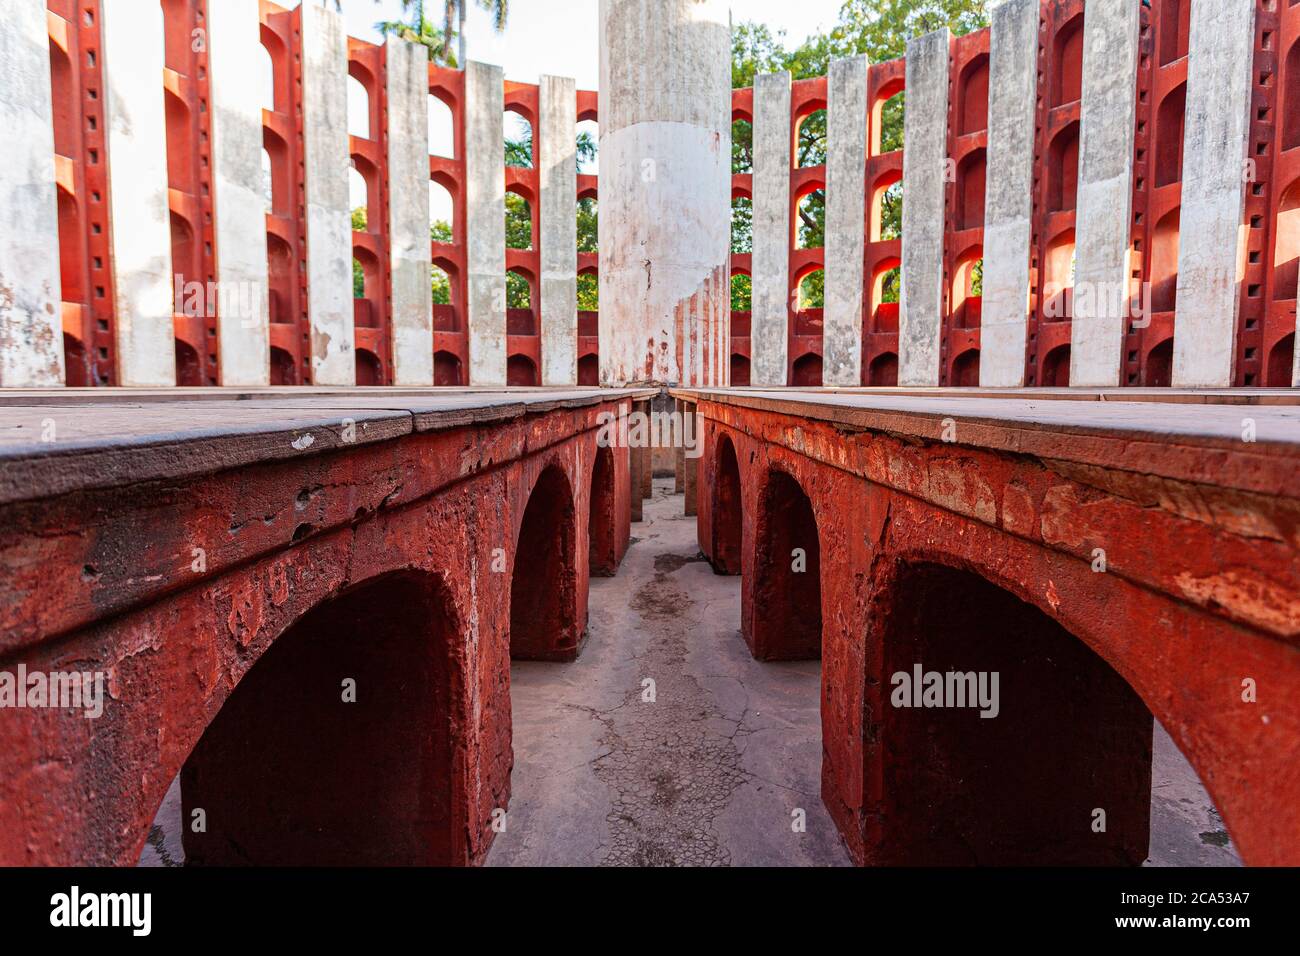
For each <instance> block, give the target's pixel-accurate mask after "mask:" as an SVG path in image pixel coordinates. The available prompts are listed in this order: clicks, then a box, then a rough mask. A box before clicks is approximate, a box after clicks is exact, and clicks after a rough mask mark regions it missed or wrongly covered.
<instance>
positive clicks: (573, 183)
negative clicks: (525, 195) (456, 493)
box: [538, 76, 578, 385]
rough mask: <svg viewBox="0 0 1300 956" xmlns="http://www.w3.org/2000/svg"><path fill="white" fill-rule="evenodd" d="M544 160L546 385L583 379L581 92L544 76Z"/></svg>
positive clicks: (561, 79) (540, 152)
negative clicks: (580, 358)
mask: <svg viewBox="0 0 1300 956" xmlns="http://www.w3.org/2000/svg"><path fill="white" fill-rule="evenodd" d="M539 111H540V113H541V116H540V119H539V123H538V125H539V126H540V130H539V135H540V136H541V140H540V142H539V144H538V155H539V161H540V163H541V170H540V171H539V174H540V177H541V189H542V197H541V203H542V205H541V229H542V241H541V258H542V281H541V292H542V384H543V385H577V384H578V218H577V208H578V166H577V162H578V158H577V152H578V149H577V126H578V91H577V84H576V83H575V82H574V81H573V80H571V79H567V78H564V77H559V76H543V77H542V79H541V84H540V92H539Z"/></svg>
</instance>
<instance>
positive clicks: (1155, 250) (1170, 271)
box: [1151, 209, 1181, 313]
mask: <svg viewBox="0 0 1300 956" xmlns="http://www.w3.org/2000/svg"><path fill="white" fill-rule="evenodd" d="M1180 212H1181V210H1178V209H1174V210H1172V211H1171V212H1169V213H1167V214H1166V215H1165V217H1164V218H1163V219H1161V220H1160V222H1159V223H1158V224H1157V225H1156V228H1155V231H1154V232H1153V233H1152V235H1151V311H1152V312H1155V313H1160V312H1173V311H1174V309H1175V308H1176V307H1177V305H1178V235H1179V220H1180V218H1181V216H1180Z"/></svg>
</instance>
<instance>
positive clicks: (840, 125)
mask: <svg viewBox="0 0 1300 956" xmlns="http://www.w3.org/2000/svg"><path fill="white" fill-rule="evenodd" d="M826 117H827V123H828V129H827V153H826V250H825V253H826V308H825V310H824V311H823V313H822V316H823V318H822V328H823V332H822V369H823V371H822V381H823V383H824V384H825V385H827V386H841V387H850V388H851V387H855V386H858V385H861V384H862V296H863V274H862V273H863V265H864V255H865V248H864V247H865V243H866V226H865V223H866V215H867V213H866V190H867V183H866V175H867V58H866V57H865V56H855V57H851V58H849V59H844V60H835V61H834V62H833V63H831V69H830V75H829V77H828V79H827V108H826Z"/></svg>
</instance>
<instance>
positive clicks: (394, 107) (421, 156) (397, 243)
mask: <svg viewBox="0 0 1300 956" xmlns="http://www.w3.org/2000/svg"><path fill="white" fill-rule="evenodd" d="M385 50H386V56H387V69H388V85H387V91H388V234H389V243H390V247H391V253H390V254H391V259H390V261H391V264H392V268H391V271H392V277H393V278H392V282H393V313H392V331H393V384H394V385H406V386H422V385H432V384H433V288H432V285H431V278H430V277H431V274H432V270H433V252H432V250H431V248H430V246H429V241H430V240H429V51H428V50H427V49H425V48H424V47H423V46H420V45H418V44H415V43H408V42H407V41H405V40H398V39H396V38H394V37H389V38H388V41H387V43H386V44H385ZM345 128H346V127H345ZM350 256H351V253H350V252H349V257H350ZM348 275H349V276H351V275H352V271H351V269H350V268H349V270H348Z"/></svg>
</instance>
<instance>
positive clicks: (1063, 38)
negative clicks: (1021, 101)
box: [1052, 13, 1083, 106]
mask: <svg viewBox="0 0 1300 956" xmlns="http://www.w3.org/2000/svg"><path fill="white" fill-rule="evenodd" d="M1055 54H1056V55H1055V57H1054V58H1053V59H1054V60H1055V61H1056V62H1055V70H1054V72H1053V75H1052V105H1053V106H1063V105H1065V104H1066V103H1075V102H1077V101H1078V100H1079V98H1080V97H1081V96H1082V92H1083V14H1082V13H1080V14H1078V15H1076V16H1075V17H1074V19H1073V20H1071V21H1070V22H1069V23H1067V24H1066V25H1065V26H1064V27H1062V28H1061V29H1060V30H1059V31H1057V34H1056V43H1055Z"/></svg>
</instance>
